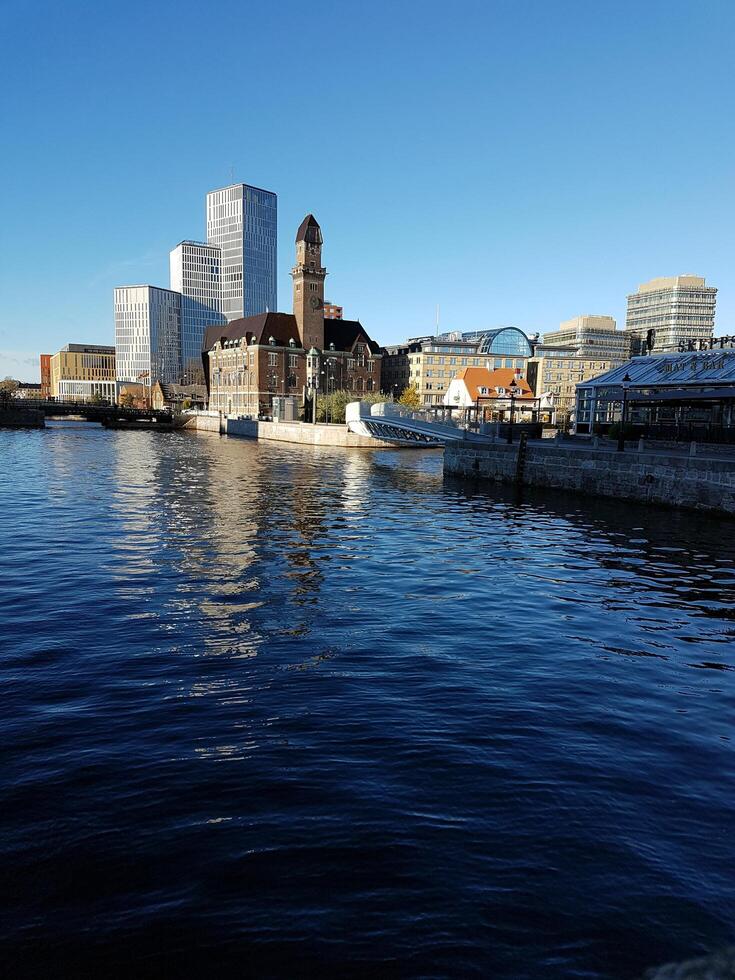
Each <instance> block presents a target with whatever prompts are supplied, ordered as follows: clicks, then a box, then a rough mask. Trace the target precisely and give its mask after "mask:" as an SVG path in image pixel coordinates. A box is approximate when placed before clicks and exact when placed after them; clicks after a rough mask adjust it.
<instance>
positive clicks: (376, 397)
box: [316, 390, 390, 425]
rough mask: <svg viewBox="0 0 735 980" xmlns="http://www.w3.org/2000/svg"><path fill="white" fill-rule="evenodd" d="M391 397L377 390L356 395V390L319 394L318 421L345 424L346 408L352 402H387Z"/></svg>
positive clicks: (370, 403) (317, 405) (371, 403)
mask: <svg viewBox="0 0 735 980" xmlns="http://www.w3.org/2000/svg"><path fill="white" fill-rule="evenodd" d="M389 400H390V399H389V398H388V396H387V395H383V394H381V393H380V392H377V391H371V392H369V393H366V394H363V395H356V394H355V392H354V391H343V390H339V391H332V392H330V393H329V394H328V395H319V396H318V398H317V403H316V420H317V422H329V423H332V422H333V423H335V424H339V425H344V421H345V408H346V407H347V406H348V405H349V404H350V402H356V401H362V402H367V403H368V404H369V405H374V404H375V403H376V402H387V401H389Z"/></svg>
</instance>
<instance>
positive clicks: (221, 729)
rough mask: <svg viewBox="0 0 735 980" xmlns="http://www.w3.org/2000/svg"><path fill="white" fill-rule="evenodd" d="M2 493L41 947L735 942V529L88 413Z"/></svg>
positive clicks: (23, 924) (448, 968)
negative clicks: (107, 427) (144, 427)
mask: <svg viewBox="0 0 735 980" xmlns="http://www.w3.org/2000/svg"><path fill="white" fill-rule="evenodd" d="M0 507H2V511H1V514H2V523H1V524H0V527H2V590H0V683H1V684H2V690H3V695H4V696H3V711H2V714H1V715H0V741H1V744H2V753H3V757H4V761H3V765H2V770H1V775H0V779H1V780H2V782H3V792H2V808H1V809H0V848H1V850H2V878H1V882H2V884H1V886H0V887H1V888H2V892H3V895H2V898H3V903H2V904H3V909H4V915H3V917H2V920H1V921H2V924H0V948H2V951H3V952H2V959H3V961H4V966H5V967H6V971H7V972H8V975H12V976H13V977H25V976H29V977H31V976H34V977H35V976H39V975H47V976H61V975H64V976H86V975H91V976H101V975H105V976H117V975H137V976H149V975H156V976H159V975H160V976H164V975H165V976H204V975H210V976H258V977H267V976H283V977H295V976H320V977H325V976H334V977H374V976H380V977H402V978H403V977H427V976H431V977H450V976H451V977H458V976H461V977H493V978H514V980H518V978H526V977H527V978H537V977H544V978H568V977H586V978H589V977H595V978H603V977H604V978H608V977H609V978H619V977H636V976H638V975H640V973H641V972H642V971H643V970H644V969H645V968H647V967H649V966H652V965H655V964H657V963H660V962H663V961H666V960H670V959H674V958H685V957H688V956H692V955H695V954H696V953H698V952H699V951H701V950H703V949H708V948H712V947H715V946H718V945H724V944H726V943H727V942H728V941H730V942H731V941H732V938H733V928H732V927H733V898H734V897H735V885H734V880H735V876H734V874H733V869H735V836H734V835H733V833H732V831H733V826H734V822H733V799H735V764H734V762H735V759H734V758H733V741H732V738H733V734H734V733H733V719H735V673H734V672H733V668H734V667H735V539H734V538H733V534H732V524H730V523H727V522H724V521H719V520H715V519H713V518H706V517H698V516H697V515H693V514H685V513H677V512H672V511H665V510H656V509H646V508H643V507H638V506H635V505H632V504H629V503H626V504H618V503H616V502H615V501H611V500H589V499H585V498H580V497H573V496H563V495H558V494H552V493H544V492H535V493H534V492H527V491H524V494H523V496H522V497H520V498H519V497H517V496H515V495H514V492H513V490H511V489H503V488H494V487H488V486H484V487H476V486H473V485H472V484H466V483H462V482H459V481H457V482H454V481H452V480H449V479H447V480H445V479H443V477H442V474H441V455H440V454H439V453H437V452H435V451H434V452H432V451H421V450H416V451H410V452H409V451H405V452H401V451H394V450H380V451H370V450H366V451H359V450H353V451H344V450H328V449H321V450H320V449H314V448H307V447H298V446H288V445H283V444H277V443H251V442H245V441H238V440H233V439H227V438H220V437H218V436H216V435H208V434H196V433H171V434H157V433H146V432H141V433H131V432H106V431H104V430H102V429H100V428H98V427H96V426H91V425H87V424H82V423H79V424H73V423H54V424H51V425H50V426H49V428H48V429H46V430H38V431H30V430H28V431H2V430H0Z"/></svg>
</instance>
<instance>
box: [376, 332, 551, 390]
mask: <svg viewBox="0 0 735 980" xmlns="http://www.w3.org/2000/svg"><path fill="white" fill-rule="evenodd" d="M531 350H532V349H531V344H530V342H529V340H528V337H526V335H525V334H524V333H523V331H522V330H519V329H518V328H517V327H500V328H498V329H495V330H488V331H484V332H483V331H476V332H474V333H471V334H466V333H465V334H462V333H459V332H456V333H449V334H441V335H440V336H436V337H416V338H414V339H412V340H409V341H407V342H406V343H405V344H398V345H395V346H391V347H386V348H384V351H383V364H382V375H381V387H382V389H383V391H384V392H386V394H392V395H394V397H398V396H399V395H400V394H401V392H402V391H403V390H404V389H405V388H407V387H408V386H409V385H412V386H413V387H414V388H416V390H417V392H418V396H419V399H420V401H421V404H422V405H427V406H428V405H443V404H444V396H445V395H446V393H447V391H448V390H449V385H450V382H451V381H452V379H453V378H455V377H456V376H457V375H458V374H459V372H460V371H462V370H463V368H473V367H474V368H477V367H481V368H487V369H488V370H489V371H493V370H496V369H498V368H513V369H516V368H518V369H520V370H521V371H525V369H526V363H527V361H528V358H529V356H530V355H531Z"/></svg>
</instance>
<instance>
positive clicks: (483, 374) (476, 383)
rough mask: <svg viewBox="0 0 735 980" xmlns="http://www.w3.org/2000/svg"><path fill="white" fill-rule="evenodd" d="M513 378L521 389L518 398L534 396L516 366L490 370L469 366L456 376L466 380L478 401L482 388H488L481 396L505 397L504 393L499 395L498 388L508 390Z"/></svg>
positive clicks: (471, 396)
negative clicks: (516, 370)
mask: <svg viewBox="0 0 735 980" xmlns="http://www.w3.org/2000/svg"><path fill="white" fill-rule="evenodd" d="M513 378H515V381H516V385H517V387H518V388H519V389H520V390H519V392H518V394H517V395H516V398H521V399H523V398H533V397H534V395H533V391H532V390H531V386H530V385H529V383H528V382H527V381H526V379H525V378H522V377H518V375H517V374H516V372H515V368H495V370H494V371H489V370H488V369H487V368H484V367H482V368H481V367H469V368H462V370H461V371H460V372H459V374H458V375H457V376H456V380H458V381H464V384H465V387H466V388H467V391H468V393H469V396H470V398H471V399H472V401H473V402H476V401H477V396H478V394H479V389H480V388H487V394H486V395H480V397H481V398H502V397H504V396H503V395H498V393H497V391H496V388H505V390H506V391H507V390H508V388H509V387H510V383H511V381H512V380H513Z"/></svg>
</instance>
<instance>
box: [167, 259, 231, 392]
mask: <svg viewBox="0 0 735 980" xmlns="http://www.w3.org/2000/svg"><path fill="white" fill-rule="evenodd" d="M169 263H170V269H171V283H170V285H171V289H172V290H174V291H175V292H177V293H181V368H182V372H183V379H185V380H186V381H188V382H201V383H204V371H203V369H202V342H203V340H204V331H205V330H206V329H207V327H209V326H213V325H214V324H216V323H224V322H225V318H224V316H223V315H222V313H221V308H222V298H221V275H220V263H221V252H220V249H219V247H218V246H217V245H207V244H206V243H204V242H188V241H186V242H179V244H178V245H177V246H176V248H175V249H173V250H172V252H171V253H170V256H169ZM176 380H178V379H176Z"/></svg>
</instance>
